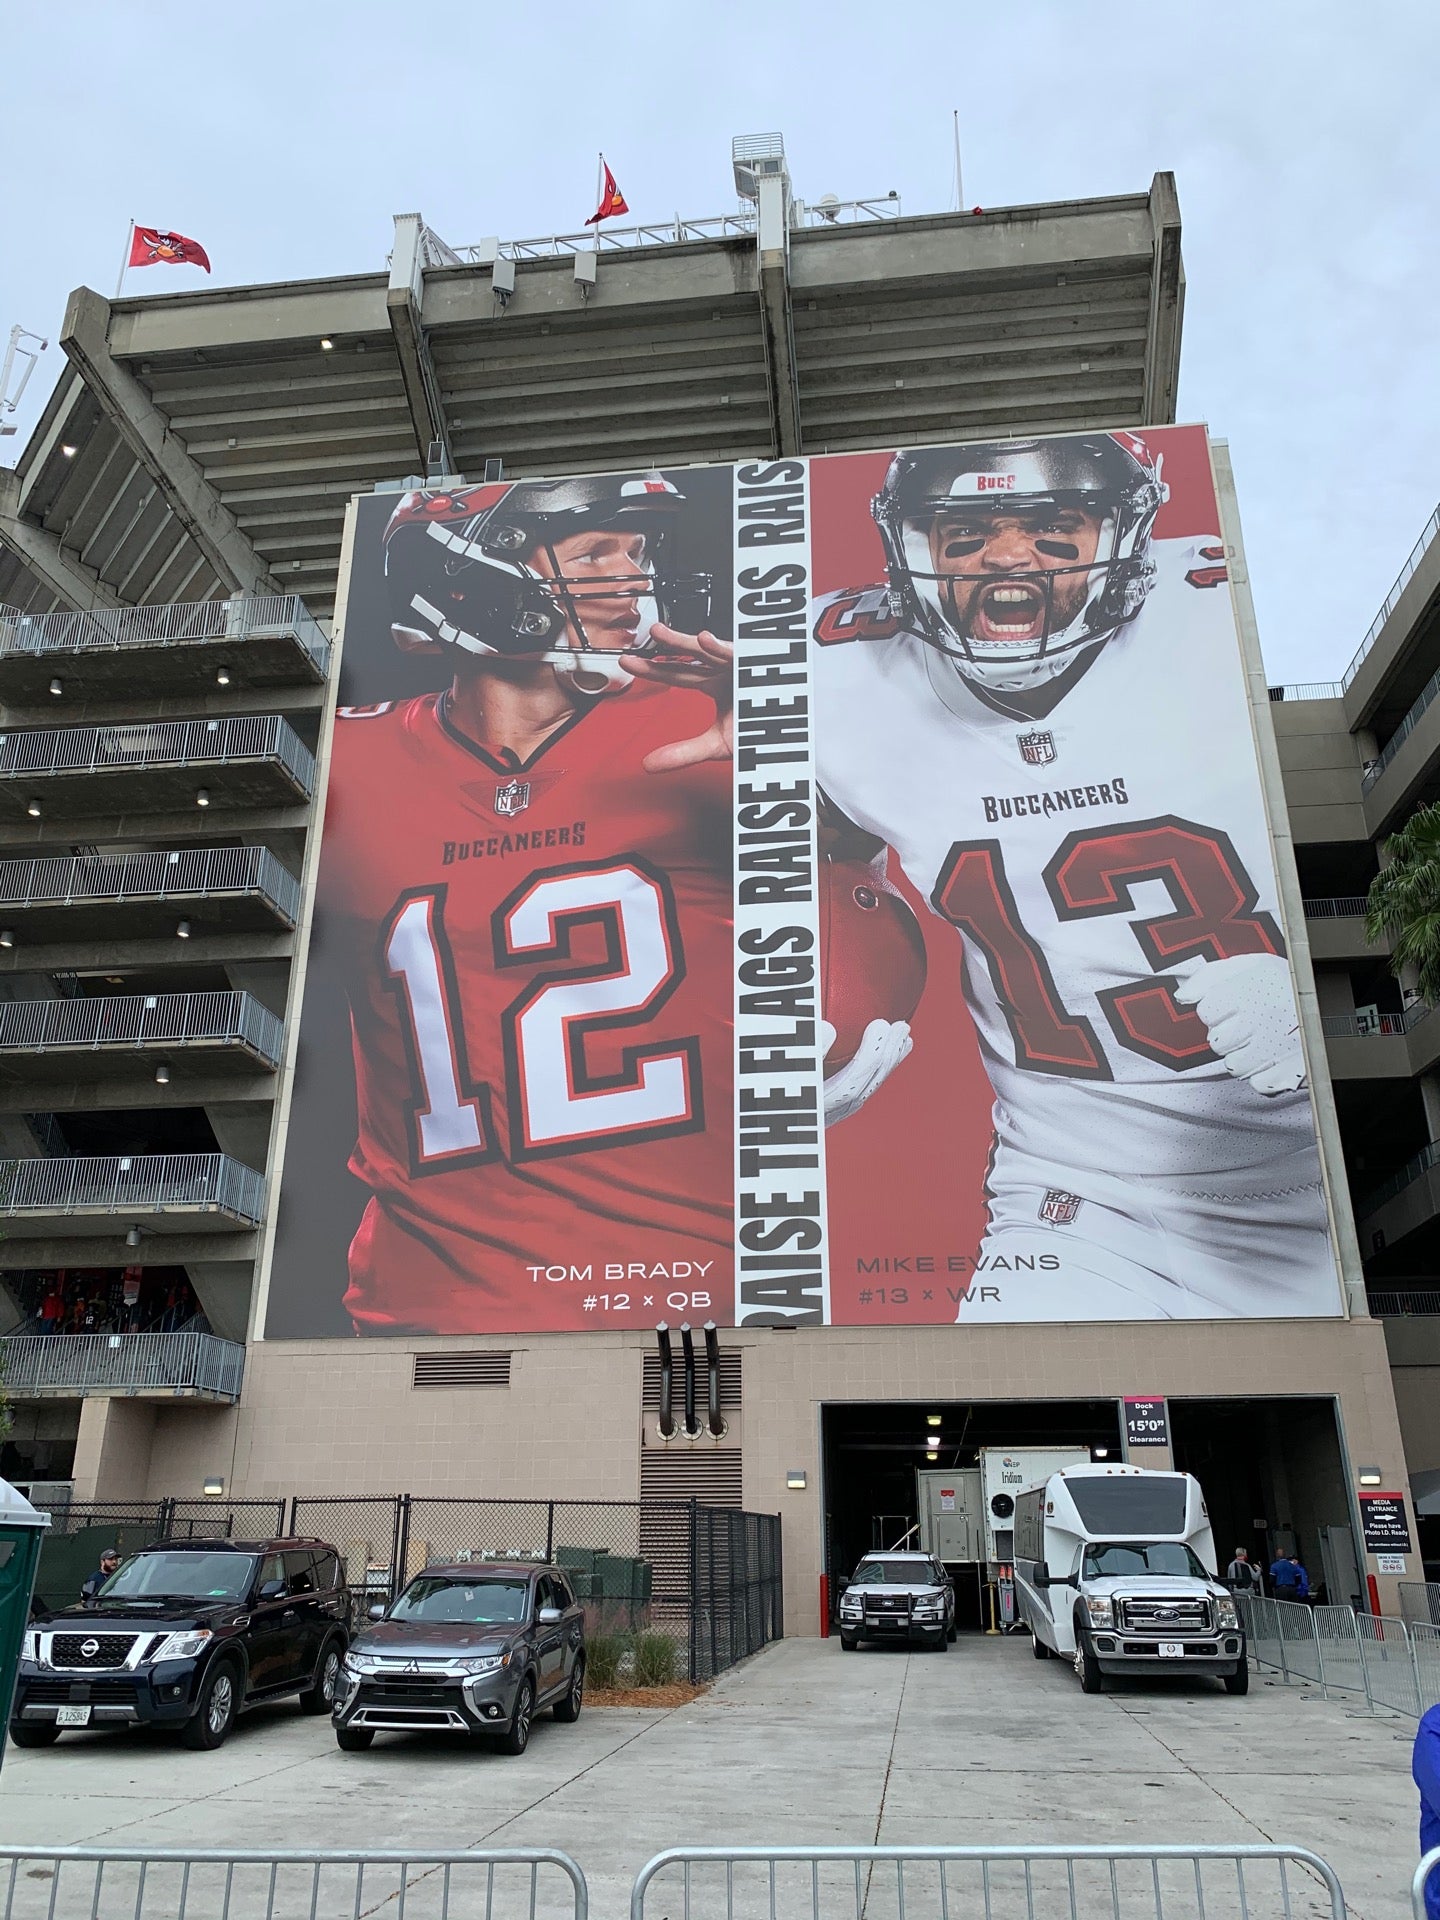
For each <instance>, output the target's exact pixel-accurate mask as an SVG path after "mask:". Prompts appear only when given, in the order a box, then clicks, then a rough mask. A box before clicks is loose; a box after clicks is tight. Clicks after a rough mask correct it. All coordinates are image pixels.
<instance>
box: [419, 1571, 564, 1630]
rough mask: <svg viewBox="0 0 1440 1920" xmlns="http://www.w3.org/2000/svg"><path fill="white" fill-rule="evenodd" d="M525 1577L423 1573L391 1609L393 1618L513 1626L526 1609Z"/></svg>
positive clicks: (468, 1625)
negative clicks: (471, 1577) (481, 1577)
mask: <svg viewBox="0 0 1440 1920" xmlns="http://www.w3.org/2000/svg"><path fill="white" fill-rule="evenodd" d="M529 1601H530V1582H529V1581H528V1580H503V1579H496V1580H457V1579H455V1578H453V1577H452V1576H450V1575H447V1574H422V1575H421V1576H420V1578H419V1579H418V1580H412V1581H411V1582H410V1584H409V1586H408V1587H407V1588H406V1589H405V1591H404V1593H402V1594H401V1596H400V1598H399V1599H398V1600H397V1601H396V1602H395V1604H394V1606H393V1607H392V1608H391V1609H390V1616H389V1617H390V1618H391V1619H392V1620H428V1621H431V1622H432V1623H437V1624H441V1625H445V1626H452V1627H491V1626H497V1627H498V1626H513V1625H517V1624H518V1623H519V1622H521V1621H523V1620H524V1619H525V1618H526V1615H527V1613H528V1611H529Z"/></svg>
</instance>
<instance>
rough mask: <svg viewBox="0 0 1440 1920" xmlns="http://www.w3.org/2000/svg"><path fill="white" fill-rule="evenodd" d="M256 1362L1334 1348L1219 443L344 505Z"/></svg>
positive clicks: (1037, 450) (1323, 1232)
mask: <svg viewBox="0 0 1440 1920" xmlns="http://www.w3.org/2000/svg"><path fill="white" fill-rule="evenodd" d="M346 578H347V579H348V583H349V585H348V593H347V596H346V599H345V603H344V605H343V607H342V608H341V609H340V616H339V624H340V628H341V631H342V634H343V646H342V664H341V684H340V702H341V704H340V709H339V712H338V714H337V717H336V721H335V727H334V735H333V743H332V747H331V752H330V757H329V777H328V789H327V804H326V814H325V826H324V834H323V840H322V844H321V851H320V858H319V863H318V875H317V879H316V884H315V891H314V900H313V911H312V914H311V919H310V931H309V949H308V964H307V969H306V975H305V986H304V1000H303V1008H302V1016H301V1021H300V1026H299V1036H298V1046H297V1050H296V1055H295V1073H294V1087H293V1095H292V1098H291V1101H290V1105H289V1111H288V1116H287V1124H286V1133H285V1148H284V1156H283V1177H282V1184H281V1191H280V1198H279V1209H278V1224H277V1229H276V1234H275V1240H274V1246H273V1251H272V1258H271V1263H270V1271H269V1284H268V1293H267V1315H266V1331H267V1334H268V1335H269V1337H271V1338H297V1337H302V1338H303V1337H312V1338H313V1337H327V1336H329V1337H333V1336H336V1335H343V1334H348V1333H352V1332H354V1333H358V1334H361V1335H383V1334H416V1333H439V1334H464V1333H480V1332H524V1331H535V1330H554V1329H585V1328H593V1327H617V1326H619V1327H630V1328H636V1329H642V1330H643V1329H645V1328H648V1327H651V1326H653V1325H654V1324H655V1323H656V1322H657V1321H661V1320H668V1321H675V1320H683V1319H689V1320H693V1321H703V1320H707V1319H713V1320H715V1321H717V1322H719V1323H720V1324H722V1325H745V1324H752V1325H753V1324H765V1323H772V1322H775V1321H777V1320H793V1321H797V1322H799V1323H801V1324H809V1325H822V1324H836V1325H856V1326H878V1325H889V1324H897V1323H914V1322H923V1323H934V1324H937V1325H939V1324H952V1325H953V1324H956V1323H959V1325H960V1326H962V1327H963V1326H964V1325H966V1324H969V1323H976V1322H982V1321H983V1322H995V1321H1001V1322H1021V1321H1080V1320H1115V1321H1123V1320H1149V1319H1214V1318H1233V1317H1245V1316H1255V1317H1265V1318H1272V1317H1284V1316H1314V1315H1325V1314H1335V1313H1338V1312H1340V1311H1341V1302H1340V1293H1339V1286H1338V1280H1337V1272H1336V1263H1335V1256H1334V1252H1333V1248H1332V1243H1331V1238H1330V1232H1329V1226H1328V1221H1327V1214H1326V1206H1325V1199H1324V1193H1323V1188H1322V1181H1321V1170H1320V1156H1319V1149H1318V1146H1317V1138H1316V1128H1315V1120H1314V1112H1313V1108H1312V1103H1311V1097H1310V1092H1309V1086H1308V1080H1307V1072H1306V1060H1305V1055H1304V1051H1303V1047H1302V1044H1301V1036H1300V1029H1299V1019H1298V1015H1297V1012H1296V998H1295V986H1294V981H1293V978H1292V975H1291V969H1290V962H1289V959H1288V957H1287V949H1286V941H1285V935H1284V929H1283V924H1282V920H1281V914H1280V906H1279V900H1278V889H1277V883H1276V873H1275V864H1274V854H1273V848H1272V844H1271V837H1270V831H1269V826H1268V823H1267V818H1266V812H1265V807H1264V802H1263V799H1262V790H1261V781H1260V773H1259V766H1258V761H1257V753H1256V745H1255V736H1254V730H1253V725H1252V719H1251V714H1250V708H1249V704H1248V700H1247V695H1246V690H1245V678H1244V672H1243V667H1242V661H1241V654H1240V647H1239V641H1238V638H1237V631H1236V623H1235V615H1234V610H1233V607H1232V602H1231V598H1230V592H1229V587H1228V583H1227V580H1226V569H1225V546H1224V541H1223V538H1222V534H1221V528H1220V520H1219V512H1218V507H1217V502H1216V496H1215V489H1214V483H1213V479H1212V475H1211V467H1210V457H1209V448H1208V442H1207V439H1206V435H1205V431H1204V429H1203V428H1199V427H1164V428H1155V429H1153V430H1148V431H1146V432H1144V433H1143V434H1139V433H1132V432H1128V431H1117V432H1113V433H1088V434H1079V435H1065V436H1056V437H1053V438H1043V439H1033V440H1014V441H1003V442H985V443H977V444H970V445H965V446H952V447H925V448H905V449H896V450H891V451H885V452H880V453H865V454H837V455H833V456H826V457H823V458H815V459H810V460H793V459H792V460H768V461H755V462H750V463H741V464H738V465H736V466H734V467H729V466H726V467H698V468H697V467H687V468H676V469H666V470H661V471H655V472H648V473H625V474H609V475H597V476H586V477H579V478H570V479H561V480H553V481H552V480H520V481H515V482H496V483H494V484H486V485H483V486H474V487H463V488H458V489H453V490H438V489H437V490H434V491H427V492H415V493H408V494H393V493H391V494H375V495H370V496H366V497H364V498H362V499H361V500H359V501H358V502H357V503H356V512H355V516H354V525H353V535H352V539H351V543H350V549H349V554H348V568H347V574H346Z"/></svg>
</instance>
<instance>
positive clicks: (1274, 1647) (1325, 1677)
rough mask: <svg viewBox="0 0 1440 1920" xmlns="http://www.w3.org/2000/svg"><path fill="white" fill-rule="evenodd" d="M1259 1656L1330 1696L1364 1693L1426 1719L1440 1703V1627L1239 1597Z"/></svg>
mask: <svg viewBox="0 0 1440 1920" xmlns="http://www.w3.org/2000/svg"><path fill="white" fill-rule="evenodd" d="M1237 1599H1238V1601H1239V1605H1240V1613H1241V1618H1242V1620H1243V1621H1244V1624H1245V1634H1246V1640H1247V1642H1248V1645H1249V1652H1250V1657H1251V1659H1252V1660H1253V1661H1254V1662H1255V1664H1256V1666H1258V1667H1269V1668H1270V1669H1271V1670H1272V1671H1273V1672H1277V1673H1279V1674H1280V1675H1281V1676H1282V1678H1283V1679H1285V1680H1286V1681H1290V1680H1301V1681H1309V1682H1310V1683H1311V1684H1312V1685H1315V1686H1318V1687H1319V1688H1320V1689H1321V1691H1322V1692H1323V1693H1325V1694H1327V1695H1328V1694H1330V1693H1332V1692H1336V1693H1353V1694H1358V1695H1361V1696H1363V1698H1364V1700H1365V1704H1366V1705H1367V1707H1369V1708H1370V1709H1371V1711H1372V1712H1373V1711H1374V1709H1375V1708H1376V1707H1385V1708H1388V1709H1389V1710H1390V1711H1391V1712H1393V1713H1400V1714H1404V1715H1406V1716H1407V1717H1409V1718H1412V1719H1416V1720H1418V1719H1419V1717H1420V1715H1421V1714H1422V1713H1424V1712H1425V1711H1426V1709H1427V1708H1429V1707H1432V1706H1435V1705H1436V1704H1437V1703H1440V1626H1432V1625H1430V1623H1429V1622H1428V1621H1424V1620H1396V1619H1391V1618H1390V1617H1389V1616H1388V1615H1385V1614H1373V1613H1356V1612H1355V1611H1354V1610H1353V1609H1352V1608H1350V1607H1308V1606H1305V1605H1303V1604H1302V1603H1300V1602H1299V1601H1294V1600H1267V1599H1263V1598H1260V1597H1257V1596H1253V1595H1244V1594H1241V1595H1237Z"/></svg>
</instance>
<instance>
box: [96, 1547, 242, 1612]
mask: <svg viewBox="0 0 1440 1920" xmlns="http://www.w3.org/2000/svg"><path fill="white" fill-rule="evenodd" d="M255 1565H256V1562H255V1556H254V1555H253V1554H250V1553H198V1552H197V1553H192V1552H186V1551H184V1550H182V1549H177V1550H176V1551H174V1552H169V1551H167V1552H164V1553H137V1554H136V1556H135V1558H134V1559H133V1560H127V1561H126V1562H125V1564H124V1566H123V1567H121V1568H120V1569H119V1571H118V1572H116V1573H112V1574H111V1576H110V1578H109V1579H108V1580H107V1581H106V1582H105V1584H104V1586H103V1587H101V1589H100V1592H99V1595H98V1596H97V1597H98V1598H99V1599H100V1600H101V1601H117V1600H243V1599H244V1598H245V1596H246V1594H247V1593H248V1592H249V1591H250V1582H251V1581H252V1580H253V1579H254V1577H255Z"/></svg>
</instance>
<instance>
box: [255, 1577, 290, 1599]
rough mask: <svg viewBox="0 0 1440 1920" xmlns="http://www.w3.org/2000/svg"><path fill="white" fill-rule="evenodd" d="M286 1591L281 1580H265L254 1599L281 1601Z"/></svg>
mask: <svg viewBox="0 0 1440 1920" xmlns="http://www.w3.org/2000/svg"><path fill="white" fill-rule="evenodd" d="M287 1591H288V1589H287V1588H286V1585H285V1582H284V1581H283V1580H266V1581H265V1582H264V1583H263V1585H262V1586H261V1588H260V1591H259V1593H257V1594H256V1596H255V1598H256V1599H257V1600H283V1599H284V1598H285V1595H286V1592H287Z"/></svg>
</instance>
